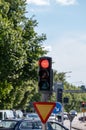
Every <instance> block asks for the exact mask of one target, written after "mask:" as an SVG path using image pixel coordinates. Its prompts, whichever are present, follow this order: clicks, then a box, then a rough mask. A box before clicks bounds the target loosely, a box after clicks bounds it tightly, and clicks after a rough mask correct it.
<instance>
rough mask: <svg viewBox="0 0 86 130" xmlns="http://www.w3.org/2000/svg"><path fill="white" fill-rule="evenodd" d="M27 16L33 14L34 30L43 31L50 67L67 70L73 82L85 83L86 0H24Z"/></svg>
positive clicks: (69, 78) (67, 75) (70, 81)
mask: <svg viewBox="0 0 86 130" xmlns="http://www.w3.org/2000/svg"><path fill="white" fill-rule="evenodd" d="M27 4H28V5H27V10H28V14H27V16H29V17H31V16H32V15H35V19H36V20H37V21H38V27H37V32H38V33H39V34H41V33H45V34H46V36H47V40H46V41H44V46H45V48H46V49H48V50H49V53H48V56H50V57H52V59H53V62H54V64H53V69H55V70H57V71H58V72H69V71H72V73H66V80H67V81H68V82H69V83H72V84H74V85H81V84H84V85H86V58H85V57H86V15H85V12H86V0H27Z"/></svg>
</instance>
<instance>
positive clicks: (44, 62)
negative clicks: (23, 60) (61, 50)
mask: <svg viewBox="0 0 86 130" xmlns="http://www.w3.org/2000/svg"><path fill="white" fill-rule="evenodd" d="M39 64H40V66H41V67H42V68H44V69H46V68H48V67H49V61H48V60H47V59H42V60H40V61H39Z"/></svg>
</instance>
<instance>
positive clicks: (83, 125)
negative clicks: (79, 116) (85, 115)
mask: <svg viewBox="0 0 86 130" xmlns="http://www.w3.org/2000/svg"><path fill="white" fill-rule="evenodd" d="M72 128H74V129H77V130H86V121H84V122H83V121H77V122H74V121H73V122H72Z"/></svg>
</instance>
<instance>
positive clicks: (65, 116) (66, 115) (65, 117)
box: [63, 112, 68, 120]
mask: <svg viewBox="0 0 86 130" xmlns="http://www.w3.org/2000/svg"><path fill="white" fill-rule="evenodd" d="M63 117H64V120H68V113H67V112H64V113H63Z"/></svg>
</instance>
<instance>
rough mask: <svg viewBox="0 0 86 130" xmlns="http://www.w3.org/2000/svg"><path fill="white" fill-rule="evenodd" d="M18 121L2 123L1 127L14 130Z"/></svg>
mask: <svg viewBox="0 0 86 130" xmlns="http://www.w3.org/2000/svg"><path fill="white" fill-rule="evenodd" d="M16 123H17V122H16V121H2V122H1V125H2V127H3V128H14V126H15V124H16Z"/></svg>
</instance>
